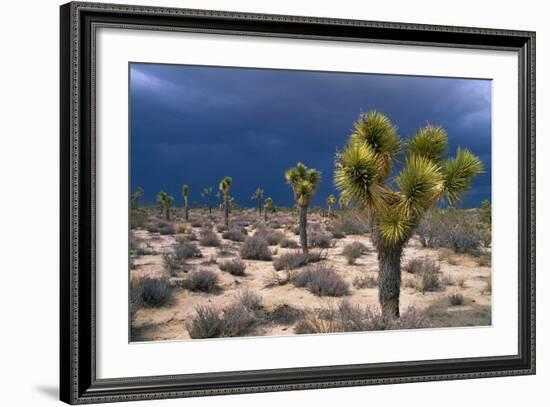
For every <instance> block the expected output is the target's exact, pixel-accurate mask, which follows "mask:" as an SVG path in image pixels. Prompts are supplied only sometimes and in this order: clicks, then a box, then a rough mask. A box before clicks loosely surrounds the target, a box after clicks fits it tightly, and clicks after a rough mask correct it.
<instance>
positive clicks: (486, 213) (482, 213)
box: [479, 199, 491, 226]
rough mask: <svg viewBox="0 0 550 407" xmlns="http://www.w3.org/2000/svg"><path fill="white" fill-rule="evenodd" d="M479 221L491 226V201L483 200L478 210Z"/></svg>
mask: <svg viewBox="0 0 550 407" xmlns="http://www.w3.org/2000/svg"><path fill="white" fill-rule="evenodd" d="M479 221H480V222H482V223H485V224H487V225H489V226H491V201H489V200H488V199H485V200H483V201H482V202H481V207H480V209H479Z"/></svg>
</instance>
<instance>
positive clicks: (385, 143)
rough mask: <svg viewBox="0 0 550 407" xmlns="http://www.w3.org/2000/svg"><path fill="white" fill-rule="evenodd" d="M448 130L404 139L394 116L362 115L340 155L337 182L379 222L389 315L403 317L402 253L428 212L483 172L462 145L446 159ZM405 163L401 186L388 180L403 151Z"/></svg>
mask: <svg viewBox="0 0 550 407" xmlns="http://www.w3.org/2000/svg"><path fill="white" fill-rule="evenodd" d="M447 148H448V140H447V133H446V131H445V130H444V129H443V128H441V127H437V126H431V125H428V126H426V127H423V128H421V129H419V130H418V131H417V133H416V134H415V135H414V136H412V137H411V138H410V139H408V140H407V141H406V142H404V143H403V142H402V141H401V139H400V137H399V136H398V135H397V129H396V127H394V126H393V125H392V123H391V122H390V120H389V119H388V118H387V117H386V116H384V115H383V114H380V113H378V112H368V113H365V114H362V115H361V116H360V117H359V119H358V120H357V121H356V122H355V123H354V130H353V133H352V135H351V136H350V139H349V141H348V144H347V145H346V146H345V147H344V149H343V151H341V152H339V153H337V155H336V169H335V173H334V182H335V185H336V187H337V188H338V189H339V190H340V191H341V193H342V196H344V197H345V198H346V199H347V200H349V202H350V203H351V204H353V205H354V206H357V207H359V208H362V209H364V210H365V211H364V212H365V213H366V216H367V217H368V218H369V219H368V220H369V221H370V223H371V224H372V225H373V232H372V238H373V243H374V245H375V247H376V249H377V252H378V262H379V277H378V299H379V302H380V307H381V309H382V314H383V316H384V317H385V318H398V317H399V294H400V288H401V267H400V261H401V254H402V252H403V247H404V246H405V244H406V243H407V241H408V240H409V238H410V237H411V235H412V234H413V232H414V230H415V228H416V227H417V226H418V225H419V223H420V221H421V220H422V217H423V215H424V214H425V213H426V211H427V210H428V209H429V208H430V207H432V206H433V205H434V204H436V203H437V202H438V201H440V200H441V199H446V200H447V201H448V202H449V203H450V204H451V205H453V204H454V203H456V202H457V201H458V200H460V199H461V197H462V196H463V194H464V193H465V192H466V191H467V190H468V189H469V188H470V185H471V180H472V178H473V177H474V176H476V175H478V174H480V173H481V172H482V171H483V165H482V163H481V161H480V159H479V158H478V157H476V156H475V155H474V154H472V153H471V152H469V151H468V150H465V149H461V148H458V149H457V152H456V156H455V157H452V158H446V154H447ZM401 151H402V152H403V153H404V158H405V160H404V164H403V167H402V169H401V171H400V173H399V174H398V176H397V178H396V180H395V185H396V187H397V188H396V189H394V188H392V182H390V181H389V180H388V178H389V176H390V175H391V173H392V167H393V163H394V160H395V159H396V157H397V155H398V153H400V152H401Z"/></svg>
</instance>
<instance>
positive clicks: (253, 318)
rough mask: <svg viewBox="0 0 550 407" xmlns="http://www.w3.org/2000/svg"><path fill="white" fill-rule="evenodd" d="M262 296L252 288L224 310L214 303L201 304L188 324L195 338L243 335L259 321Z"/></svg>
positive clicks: (192, 336)
mask: <svg viewBox="0 0 550 407" xmlns="http://www.w3.org/2000/svg"><path fill="white" fill-rule="evenodd" d="M261 308H262V298H261V297H260V296H259V295H258V294H256V293H255V292H253V291H251V290H243V291H241V292H240V293H239V295H238V297H237V299H236V300H235V301H233V302H232V303H231V304H229V305H228V306H226V307H225V308H224V309H223V311H220V309H219V308H218V307H216V306H213V305H206V306H204V305H199V306H197V307H196V308H195V317H194V318H193V320H192V321H191V323H190V324H188V325H187V330H188V332H189V336H191V338H194V339H199V338H216V337H232V336H243V335H246V334H247V333H249V332H250V330H251V329H253V328H254V327H255V326H256V325H257V324H258V323H259V322H261V314H260V312H259V310H260V309H261Z"/></svg>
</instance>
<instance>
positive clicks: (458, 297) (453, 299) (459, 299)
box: [449, 292, 464, 306]
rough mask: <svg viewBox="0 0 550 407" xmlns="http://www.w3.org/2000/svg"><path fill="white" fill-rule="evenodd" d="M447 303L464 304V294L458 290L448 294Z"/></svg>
mask: <svg viewBox="0 0 550 407" xmlns="http://www.w3.org/2000/svg"><path fill="white" fill-rule="evenodd" d="M449 303H450V304H451V305H453V306H456V305H462V304H464V296H463V295H462V294H460V293H459V292H455V293H452V294H449Z"/></svg>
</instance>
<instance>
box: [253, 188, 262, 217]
mask: <svg viewBox="0 0 550 407" xmlns="http://www.w3.org/2000/svg"><path fill="white" fill-rule="evenodd" d="M250 199H252V200H255V201H258V212H259V215H260V216H262V206H263V205H262V204H263V199H264V190H263V189H261V188H257V189H256V192H254V195H252V198H250Z"/></svg>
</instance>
